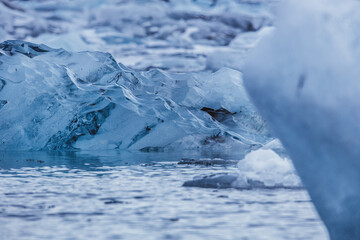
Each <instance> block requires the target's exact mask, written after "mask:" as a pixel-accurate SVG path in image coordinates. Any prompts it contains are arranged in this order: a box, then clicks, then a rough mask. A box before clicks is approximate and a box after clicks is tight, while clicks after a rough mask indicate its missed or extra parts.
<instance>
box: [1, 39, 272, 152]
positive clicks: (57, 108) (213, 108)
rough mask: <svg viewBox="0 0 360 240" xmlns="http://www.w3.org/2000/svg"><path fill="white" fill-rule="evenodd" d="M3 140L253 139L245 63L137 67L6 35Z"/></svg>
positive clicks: (136, 146)
mask: <svg viewBox="0 0 360 240" xmlns="http://www.w3.org/2000/svg"><path fill="white" fill-rule="evenodd" d="M0 84H1V85H0V115H1V121H0V136H1V137H0V138H1V139H0V149H1V150H20V149H21V150H29V149H33V150H39V149H50V150H64V149H92V150H94V149H129V150H142V151H162V150H166V149H174V148H175V149H199V148H206V147H209V148H216V147H219V148H220V149H221V148H231V147H234V146H235V147H236V148H240V149H243V150H250V149H256V148H258V147H260V146H262V145H263V144H265V143H267V142H268V141H269V140H271V139H273V138H272V137H271V135H270V134H269V133H268V131H267V129H266V127H265V122H264V121H263V120H262V118H261V117H260V116H259V115H258V114H257V112H256V111H255V109H254V108H253V106H252V104H251V103H250V101H249V99H248V97H247V94H246V92H245V89H244V87H243V84H242V75H241V73H240V72H238V71H235V70H231V69H227V68H222V69H220V70H219V71H217V72H215V73H196V74H190V73H189V74H174V73H167V72H164V71H161V70H151V71H148V72H136V71H133V70H131V69H129V68H127V67H125V66H123V65H122V64H118V63H117V62H116V61H115V60H114V58H113V57H112V56H111V55H110V54H108V53H102V52H79V53H71V52H67V51H65V50H63V49H52V48H49V47H47V46H45V45H37V44H32V43H29V42H24V41H6V42H3V43H1V44H0Z"/></svg>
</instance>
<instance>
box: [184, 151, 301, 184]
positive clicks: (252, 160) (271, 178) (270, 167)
mask: <svg viewBox="0 0 360 240" xmlns="http://www.w3.org/2000/svg"><path fill="white" fill-rule="evenodd" d="M228 162H230V163H233V161H229V160H228ZM180 163H181V164H203V165H205V166H212V165H215V164H217V163H222V164H226V163H227V161H225V160H222V161H215V160H213V161H200V160H198V161H195V160H192V161H191V160H187V161H182V162H180ZM183 186H185V187H204V188H238V189H253V188H270V189H276V188H293V189H298V188H302V183H301V180H300V178H299V177H298V175H297V174H296V171H295V169H294V167H293V165H292V163H291V161H290V160H289V159H288V158H285V157H280V156H279V155H278V154H276V153H275V152H274V151H272V150H271V149H258V150H255V151H252V152H250V153H248V154H247V155H246V156H245V158H244V159H243V160H240V161H238V172H237V173H236V172H235V173H221V174H213V175H210V176H197V177H195V178H194V179H193V180H190V181H186V182H185V183H184V185H183Z"/></svg>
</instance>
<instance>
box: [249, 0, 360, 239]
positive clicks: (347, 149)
mask: <svg viewBox="0 0 360 240" xmlns="http://www.w3.org/2000/svg"><path fill="white" fill-rule="evenodd" d="M282 5H283V7H281V8H280V9H279V12H278V14H279V18H278V20H277V27H276V29H275V30H274V32H272V33H271V34H270V35H269V36H267V37H265V38H264V39H263V40H261V42H260V43H259V44H258V45H257V47H256V48H255V49H254V51H253V52H252V53H251V55H250V57H249V59H248V61H247V64H246V67H245V71H244V77H245V84H246V86H247V88H248V90H249V94H250V96H251V97H252V99H253V101H254V103H255V104H256V106H257V107H258V109H259V111H260V112H261V113H262V114H263V116H264V117H265V119H266V120H267V121H268V124H269V127H270V128H271V129H272V130H273V131H274V133H275V134H276V136H277V137H279V139H280V140H281V142H282V143H283V145H284V147H285V148H286V150H287V152H288V154H289V155H290V157H291V159H292V160H293V162H294V166H295V167H296V169H297V172H298V173H299V175H300V177H301V179H302V181H303V183H304V185H305V186H306V187H307V189H308V191H309V194H310V196H311V198H312V200H313V202H314V204H315V206H316V208H317V210H318V213H319V215H320V216H321V218H322V220H323V221H324V223H325V225H326V226H327V228H328V230H329V234H330V237H331V239H360V228H359V226H360V190H359V189H360V188H359V184H358V183H359V182H360V161H359V159H360V151H359V149H360V138H359V136H360V125H359V122H360V115H359V109H360V101H359V92H360V81H359V80H358V79H359V76H360V68H359V66H358V65H359V59H360V41H359V39H360V31H359V30H358V29H359V28H358V26H359V24H360V17H359V14H358V13H359V11H360V3H359V2H358V1H350V0H345V1H341V2H340V1H333V0H321V1H310V0H306V1H286V2H283V3H282Z"/></svg>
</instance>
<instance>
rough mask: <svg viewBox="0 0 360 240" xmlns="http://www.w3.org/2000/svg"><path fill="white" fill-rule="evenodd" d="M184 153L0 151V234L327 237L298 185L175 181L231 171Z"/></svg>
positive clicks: (17, 236)
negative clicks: (239, 186) (216, 185)
mask: <svg viewBox="0 0 360 240" xmlns="http://www.w3.org/2000/svg"><path fill="white" fill-rule="evenodd" d="M190 154H191V156H192V157H194V156H196V154H194V153H171V154H169V153H130V152H98V153H96V154H94V153H79V152H66V153H59V152H58V153H47V152H21V153H19V152H2V153H0V189H1V191H0V226H1V228H0V239H317V240H318V239H326V238H327V235H326V233H325V230H324V227H323V225H322V223H321V221H320V220H319V218H318V216H317V215H316V213H315V212H314V209H313V206H312V204H311V202H310V200H309V197H308V195H307V193H306V191H304V190H290V189H273V190H269V189H256V190H243V191H241V190H236V189H203V188H187V187H182V184H183V183H184V182H185V181H187V180H190V179H192V178H193V177H194V176H197V175H202V174H204V175H209V174H217V173H232V172H235V171H236V170H237V169H236V166H234V165H226V166H196V165H178V164H177V162H178V161H179V160H180V159H181V158H182V157H189V155H190ZM196 157H200V156H196ZM209 157H216V155H213V156H209ZM223 157H224V156H223ZM225 158H231V156H225Z"/></svg>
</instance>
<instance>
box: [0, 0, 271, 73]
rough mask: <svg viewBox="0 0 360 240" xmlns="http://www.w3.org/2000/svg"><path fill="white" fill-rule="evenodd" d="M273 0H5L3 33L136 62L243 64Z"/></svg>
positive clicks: (190, 66) (0, 11)
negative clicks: (249, 39) (247, 40)
mask: <svg viewBox="0 0 360 240" xmlns="http://www.w3.org/2000/svg"><path fill="white" fill-rule="evenodd" d="M257 2H258V1H257ZM268 5H269V4H268V3H267V2H266V1H261V4H260V3H252V2H244V1H233V0H222V1H217V3H216V4H212V1H211V0H210V1H207V0H205V1H204V0H201V1H193V0H182V1H160V0H147V1H144V0H121V1H113V0H86V1H85V0H78V1H71V0H57V1H55V0H48V1H43V0H32V1H11V0H1V1H0V41H1V42H2V41H5V40H9V39H16V40H24V41H29V42H34V43H44V44H46V45H48V46H50V47H54V48H64V49H66V50H68V51H86V50H92V51H96V50H97V51H102V52H109V53H111V54H112V56H113V57H114V58H115V59H116V60H117V61H118V62H121V63H123V64H124V65H126V66H128V67H131V68H133V69H136V70H150V69H157V68H158V69H163V70H167V71H172V72H197V71H203V70H210V71H217V70H219V69H220V68H221V67H231V68H236V69H240V68H241V66H242V62H243V56H244V52H245V51H246V50H247V48H248V45H249V43H247V42H246V41H243V39H242V37H241V36H242V35H243V34H244V33H249V35H252V36H253V37H252V38H258V37H259V36H258V35H261V34H258V33H260V32H259V30H261V29H263V28H266V27H267V26H271V25H272V22H273V19H272V16H271V15H270V14H269V12H268ZM239 38H240V39H239ZM250 38H251V37H250ZM239 40H240V41H239ZM250 44H251V43H250Z"/></svg>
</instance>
